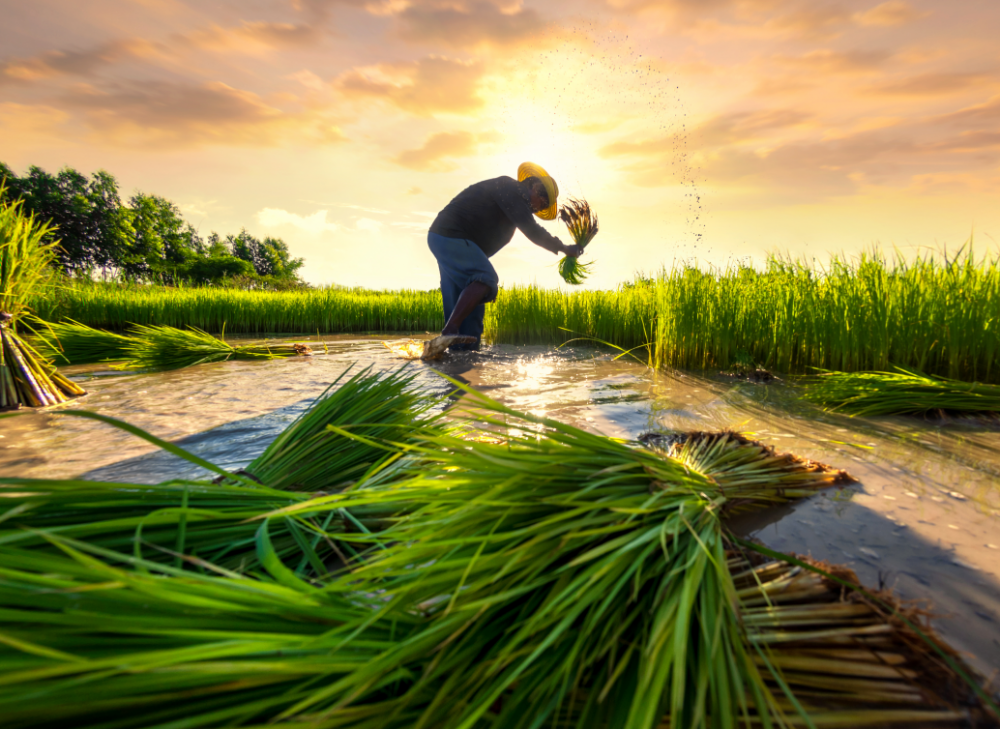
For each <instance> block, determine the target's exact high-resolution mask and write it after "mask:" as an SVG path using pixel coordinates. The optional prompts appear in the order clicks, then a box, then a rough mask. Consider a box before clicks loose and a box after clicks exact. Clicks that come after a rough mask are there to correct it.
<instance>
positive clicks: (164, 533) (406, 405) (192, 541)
mask: <svg viewBox="0 0 1000 729" xmlns="http://www.w3.org/2000/svg"><path fill="white" fill-rule="evenodd" d="M404 370H405V368H402V369H400V370H397V371H396V372H392V373H389V374H387V375H384V376H383V375H380V374H379V373H373V372H372V368H371V367H368V368H366V369H364V370H362V371H361V372H359V373H358V374H356V375H355V376H354V377H352V378H350V379H349V380H347V381H346V382H344V383H343V384H341V380H342V379H343V378H344V377H345V376H346V375H347V372H344V373H343V374H342V375H341V376H340V377H338V378H337V380H335V381H334V383H333V384H331V385H330V388H328V390H327V392H325V393H324V394H323V395H322V396H320V397H319V398H317V400H316V401H315V402H314V403H313V405H312V406H311V407H310V408H309V409H308V410H307V411H306V412H304V413H303V414H302V415H301V416H300V417H299V418H297V419H296V420H295V421H294V422H293V423H292V424H291V425H289V426H288V427H287V428H286V429H285V430H284V431H283V432H282V433H281V434H280V435H279V436H278V438H277V439H276V440H275V441H274V442H273V443H272V444H271V445H270V446H269V447H268V448H267V450H266V451H265V452H264V453H263V454H262V455H261V456H259V457H258V458H257V459H255V460H254V461H253V462H252V463H251V464H250V465H249V466H247V467H246V469H241V470H240V471H238V472H237V473H235V474H229V473H227V472H226V471H225V470H223V469H221V468H219V467H218V466H215V465H213V464H210V463H208V462H206V461H204V460H202V459H200V458H199V457H197V456H194V455H193V454H191V453H188V452H186V451H184V450H183V449H181V448H179V447H178V446H176V445H172V444H169V448H170V450H171V452H172V453H174V454H175V455H177V456H179V457H181V458H184V459H186V460H188V461H189V462H191V463H193V464H195V465H198V466H202V467H204V468H207V469H208V470H210V471H214V472H216V473H218V474H219V475H218V477H217V478H216V479H215V482H214V483H206V482H198V481H173V482H167V483H163V484H157V485H141V484H130V483H99V482H92V481H82V480H72V479H67V480H51V479H27V478H0V498H3V499H4V504H5V506H6V507H7V508H8V509H9V510H8V511H7V513H6V515H5V518H4V519H3V520H0V544H14V545H16V546H18V547H20V548H31V549H43V550H49V551H52V550H54V549H55V547H53V546H52V544H51V543H50V542H49V540H48V539H47V538H46V536H45V535H47V534H57V535H61V536H66V537H71V538H74V539H86V540H87V541H88V542H89V543H92V544H95V545H99V546H101V547H103V548H106V549H113V550H118V551H127V552H131V553H134V554H136V555H140V554H142V555H143V556H145V557H146V558H147V559H152V560H157V561H173V562H175V563H177V564H180V563H181V562H182V561H185V562H186V563H190V564H191V565H193V566H195V567H197V568H199V569H206V567H205V565H206V563H212V564H214V565H217V566H219V567H222V568H224V569H227V570H234V571H239V572H245V571H248V570H259V569H260V565H259V563H258V561H257V550H258V545H259V543H260V540H261V539H265V538H266V539H269V540H270V542H271V543H272V545H273V548H274V551H275V553H276V554H277V555H278V558H279V559H281V560H282V561H283V562H285V563H287V564H288V565H289V567H290V568H291V569H292V570H293V571H294V572H295V573H296V574H298V575H302V576H308V577H310V578H313V577H316V576H318V575H323V574H326V573H327V572H328V571H329V568H328V566H327V565H329V564H332V563H342V562H346V561H347V560H348V559H352V558H354V557H355V556H356V551H355V550H354V549H353V548H352V546H351V545H350V544H349V543H347V544H341V543H340V542H339V540H338V535H339V534H341V533H342V532H345V531H354V532H360V533H365V532H370V531H372V530H378V529H379V528H380V525H381V523H382V520H383V519H387V518H390V517H393V516H394V515H395V513H394V512H393V511H387V510H386V509H385V508H382V507H380V506H379V505H378V504H377V503H373V504H370V505H366V506H364V507H361V508H358V509H353V510H352V511H350V512H348V511H347V510H345V509H329V508H327V509H316V510H315V511H314V513H312V514H310V515H308V516H287V517H286V516H279V517H276V518H273V519H266V517H267V515H268V514H269V513H270V512H274V511H277V510H280V509H282V508H284V507H287V506H291V505H294V504H298V503H301V502H305V501H308V500H309V499H311V498H314V497H315V496H317V495H323V494H324V492H331V491H335V490H339V489H342V488H346V487H352V486H355V485H356V484H358V483H359V482H360V483H361V484H366V483H373V484H374V483H386V482H387V481H389V480H391V479H398V478H402V477H404V475H405V474H406V473H407V471H408V469H416V468H418V467H419V464H417V463H415V462H414V459H413V458H412V457H411V458H407V457H406V445H405V444H406V442H407V441H413V440H415V439H418V438H421V437H423V436H424V435H426V434H430V435H440V434H441V433H443V432H445V430H444V428H443V427H442V426H441V424H440V422H439V418H438V417H431V416H429V415H428V410H429V409H430V408H431V407H432V406H433V405H434V404H436V402H437V400H438V398H436V397H433V396H429V395H426V394H421V393H419V392H417V391H416V390H415V389H414V388H413V379H414V375H412V374H407V373H406V372H405V371H404ZM66 414H67V415H78V413H75V412H73V411H69V412H68V413H66ZM83 416H84V417H89V418H97V419H100V420H102V421H104V422H107V423H109V424H111V425H119V426H121V425H123V424H121V423H119V422H118V421H115V420H114V419H111V418H106V417H104V416H95V415H94V414H92V413H87V414H83ZM128 428H129V430H130V432H132V433H134V434H136V435H138V436H140V437H143V438H146V439H147V440H149V441H150V442H152V443H154V444H157V445H162V442H161V441H159V439H157V438H155V437H154V436H151V435H149V434H148V433H145V432H143V431H141V430H140V429H138V428H134V427H132V426H128ZM346 433H350V434H351V435H352V436H354V437H348V436H347V435H345V434H346ZM371 439H378V440H379V441H380V442H379V443H378V444H375V443H373V442H372V440H371ZM388 442H394V443H398V444H399V445H398V446H390V445H386V444H385V443H388ZM392 508H395V507H392ZM262 520H263V521H262Z"/></svg>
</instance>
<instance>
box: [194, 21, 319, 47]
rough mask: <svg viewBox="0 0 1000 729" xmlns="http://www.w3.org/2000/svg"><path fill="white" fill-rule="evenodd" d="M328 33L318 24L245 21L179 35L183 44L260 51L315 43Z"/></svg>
mask: <svg viewBox="0 0 1000 729" xmlns="http://www.w3.org/2000/svg"><path fill="white" fill-rule="evenodd" d="M325 35H326V30H325V29H324V28H323V27H322V26H321V25H317V24H311V23H308V24H302V25H296V24H293V23H268V22H259V21H258V22H244V23H243V24H242V25H238V26H233V27H229V28H224V27H220V26H217V25H212V26H210V27H208V28H203V29H199V30H196V31H192V32H191V33H187V34H185V35H182V36H177V37H176V39H177V40H178V41H179V42H180V43H182V44H190V45H192V46H195V47H198V48H203V49H206V50H212V51H225V52H227V53H232V52H238V53H260V52H266V51H272V50H281V49H286V48H301V47H302V46H305V45H312V44H314V43H316V42H318V41H319V40H320V39H322V38H323V37H324V36H325Z"/></svg>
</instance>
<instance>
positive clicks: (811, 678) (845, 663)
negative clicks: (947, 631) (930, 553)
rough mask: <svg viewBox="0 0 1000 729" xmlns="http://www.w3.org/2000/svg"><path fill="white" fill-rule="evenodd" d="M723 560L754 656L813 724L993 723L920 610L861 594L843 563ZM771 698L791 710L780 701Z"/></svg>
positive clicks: (744, 556) (738, 554)
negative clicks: (788, 690)
mask: <svg viewBox="0 0 1000 729" xmlns="http://www.w3.org/2000/svg"><path fill="white" fill-rule="evenodd" d="M766 551H768V552H769V551H770V550H766ZM772 554H775V553H772ZM728 556H729V559H728V562H727V567H728V569H729V572H730V574H732V576H733V584H734V586H735V587H736V594H737V596H738V598H739V600H740V620H741V622H742V624H743V625H744V627H745V629H746V640H747V641H748V643H749V644H750V645H751V646H752V647H753V649H754V651H755V652H756V653H757V655H755V656H754V662H755V663H756V664H757V665H758V666H759V667H760V669H761V671H762V673H763V675H764V677H765V680H766V681H767V683H768V685H769V686H771V687H772V688H773V690H774V691H775V693H777V691H778V687H779V686H780V685H782V684H784V685H785V686H788V687H789V688H790V689H791V692H792V693H793V694H794V696H795V701H797V702H798V706H799V707H801V709H803V710H804V711H805V713H807V714H808V715H809V716H810V717H811V719H812V721H813V723H814V724H815V725H816V726H852V727H855V726H879V727H881V726H950V727H966V726H976V727H988V726H995V721H994V720H995V717H993V718H992V719H991V717H990V715H989V713H988V712H987V711H986V710H985V707H984V706H983V705H982V704H981V703H980V701H979V700H978V698H977V696H976V692H975V691H974V689H973V688H972V687H971V686H970V680H969V679H970V676H969V674H968V673H967V669H965V668H964V667H963V666H962V662H961V660H960V659H959V657H958V654H957V653H956V652H955V651H954V650H952V649H951V648H949V647H948V646H947V645H945V644H944V643H943V642H942V641H941V640H940V639H939V638H938V637H937V636H936V634H935V633H934V631H933V629H932V628H931V626H930V624H929V621H928V613H927V611H926V610H924V609H921V608H918V607H916V606H915V605H912V604H911V605H906V604H903V603H901V602H900V601H899V600H897V599H896V598H895V597H894V596H893V595H892V594H891V593H889V592H888V591H882V592H878V593H874V594H872V593H869V592H867V591H865V590H864V589H863V588H861V585H860V583H859V582H858V578H857V575H855V574H854V572H853V571H851V570H850V569H848V568H846V567H837V566H831V565H828V564H824V563H819V562H815V561H813V560H811V559H808V558H805V557H796V556H794V555H790V556H788V559H789V560H792V561H793V562H794V564H792V563H790V562H789V561H787V560H786V559H780V558H779V559H769V558H765V557H763V556H762V555H761V554H760V553H759V552H755V551H748V550H740V551H734V552H731V553H730V554H729V555H728ZM775 556H777V555H775ZM845 588H846V589H845ZM961 672H966V676H965V677H964V678H963V677H962V676H961V675H960V673H961ZM780 704H781V706H782V708H783V709H784V710H785V711H786V712H787V713H789V714H793V713H794V712H795V711H796V710H797V707H796V706H795V703H793V701H791V700H790V699H788V698H786V697H782V698H781V699H780Z"/></svg>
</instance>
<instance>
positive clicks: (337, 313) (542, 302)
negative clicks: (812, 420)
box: [32, 250, 1000, 383]
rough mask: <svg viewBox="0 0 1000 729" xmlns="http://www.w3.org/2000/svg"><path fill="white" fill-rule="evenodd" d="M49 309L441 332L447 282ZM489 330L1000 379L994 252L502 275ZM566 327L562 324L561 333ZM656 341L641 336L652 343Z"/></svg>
mask: <svg viewBox="0 0 1000 729" xmlns="http://www.w3.org/2000/svg"><path fill="white" fill-rule="evenodd" d="M32 305H33V306H34V307H35V308H36V309H37V310H38V311H39V313H40V314H41V315H42V317H43V318H46V319H48V320H50V321H55V320H58V319H59V318H72V319H75V320H77V321H80V322H83V323H84V324H89V325H90V326H94V327H98V328H106V329H111V330H123V329H125V328H127V327H128V325H129V324H131V323H136V324H151V323H155V324H167V325H171V326H195V327H198V328H200V329H204V330H205V331H209V332H219V331H221V330H222V329H223V326H225V331H226V332H229V333H232V334H263V333H282V332H285V333H299V334H301V333H313V332H317V331H318V332H320V333H354V332H390V331H438V330H440V328H441V327H442V326H443V317H442V313H441V296H440V294H439V293H438V292H433V291H432V292H417V291H396V292H391V291H362V290H356V289H354V290H313V291H306V292H288V293H285V292H248V291H237V290H228V289H210V288H209V289H163V288H158V287H148V286H144V287H131V288H129V287H119V286H100V285H86V286H81V285H76V286H70V287H67V288H65V289H64V290H63V291H62V292H61V293H60V294H59V295H58V296H55V297H50V298H48V299H45V300H39V301H33V302H32ZM486 312H487V313H486V322H485V324H486V338H487V339H488V340H490V341H493V342H499V343H509V344H561V343H562V342H564V341H566V340H568V339H570V338H572V337H574V336H577V337H587V338H592V339H595V340H601V341H604V342H608V343H610V344H613V345H615V346H618V347H621V348H624V349H631V348H633V347H642V349H641V350H640V351H638V352H637V353H636V354H637V355H638V356H640V357H642V358H644V359H647V358H648V360H649V361H650V363H651V364H654V365H656V366H658V367H664V368H677V369H689V370H706V369H707V370H713V369H721V368H726V367H729V366H730V365H731V363H732V362H734V361H735V360H736V359H737V358H739V357H741V356H742V357H749V358H750V359H752V360H753V361H754V362H755V364H756V365H757V366H760V367H765V368H767V369H770V370H772V371H775V372H783V373H807V372H809V371H810V369H811V368H820V369H827V370H839V371H844V372H853V371H865V370H888V369H889V368H890V367H893V366H899V367H904V368H906V369H913V370H919V371H921V372H926V373H928V374H931V375H940V376H945V377H951V378H954V379H961V380H971V381H979V382H987V383H1000V366H998V364H997V362H998V361H1000V257H998V256H997V255H995V254H994V255H991V256H987V257H985V258H981V259H974V258H973V257H972V256H971V255H968V254H966V253H965V252H964V250H963V252H961V253H960V254H959V255H955V256H951V257H943V256H933V255H926V256H923V257H921V258H919V259H917V260H913V261H909V262H906V261H901V260H886V259H884V258H882V257H881V256H880V255H879V254H878V253H871V254H867V255H864V256H861V257H858V258H856V259H851V260H847V259H844V258H834V259H833V260H832V262H831V263H830V264H829V265H827V266H826V267H825V268H823V269H817V268H814V267H813V266H811V265H807V264H806V263H804V262H803V261H798V260H792V259H785V258H778V257H772V258H771V259H770V260H769V261H768V264H767V266H766V268H765V269H764V270H763V271H757V270H754V269H751V268H745V267H733V268H729V269H726V270H722V271H702V270H699V269H696V268H685V267H677V268H674V269H672V270H668V271H664V272H662V273H661V274H660V275H659V276H658V277H656V278H655V279H652V280H642V279H640V280H637V281H635V282H634V283H632V284H625V285H622V286H620V287H619V288H618V289H616V290H614V291H575V292H572V293H563V292H560V291H557V290H545V289H540V288H537V287H535V286H513V287H505V288H503V289H502V290H501V291H500V295H499V297H498V299H497V301H496V303H495V304H491V305H490V306H487V308H486ZM567 330H569V331H567ZM646 344H648V345H649V346H648V347H643V345H646Z"/></svg>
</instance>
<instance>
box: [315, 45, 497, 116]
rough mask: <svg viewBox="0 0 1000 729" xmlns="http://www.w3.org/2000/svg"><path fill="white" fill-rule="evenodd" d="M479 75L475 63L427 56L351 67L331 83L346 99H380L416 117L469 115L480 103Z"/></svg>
mask: <svg viewBox="0 0 1000 729" xmlns="http://www.w3.org/2000/svg"><path fill="white" fill-rule="evenodd" d="M482 75H483V66H482V64H481V63H479V62H476V61H459V60H456V59H451V58H445V57H443V56H427V57H426V58H422V59H420V60H418V61H412V62H408V63H407V62H404V63H384V64H380V65H378V66H373V67H368V68H364V69H352V70H350V71H347V72H346V73H344V74H341V75H340V76H339V77H337V79H336V80H335V81H334V84H335V86H336V87H337V88H339V89H340V91H341V92H342V93H343V94H344V95H345V96H347V97H348V98H354V99H365V98H369V99H382V100H384V101H387V102H389V103H391V104H393V105H395V106H397V107H398V108H400V109H402V110H403V111H407V112H410V113H411V114H415V115H417V116H434V115H435V114H439V113H450V114H469V113H471V112H474V111H477V110H478V109H480V108H482V106H483V100H482V99H481V98H480V97H479V95H478V84H479V80H480V78H481V77H482Z"/></svg>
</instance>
